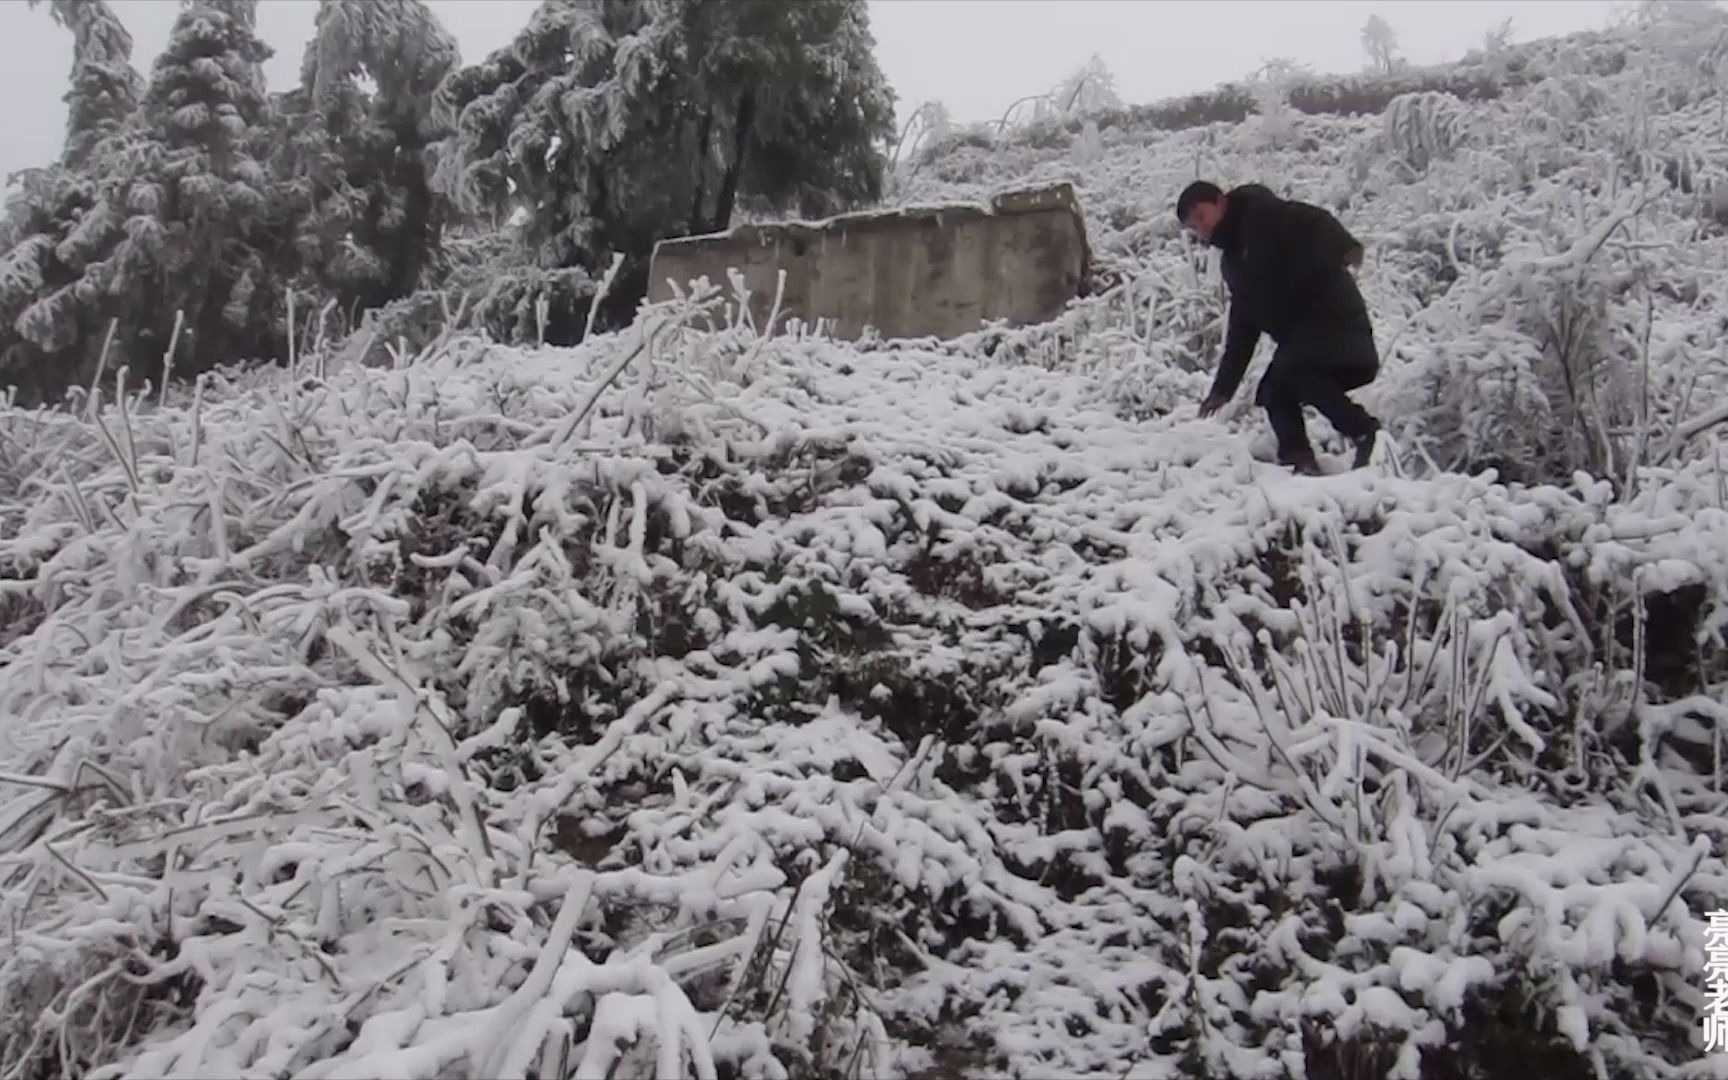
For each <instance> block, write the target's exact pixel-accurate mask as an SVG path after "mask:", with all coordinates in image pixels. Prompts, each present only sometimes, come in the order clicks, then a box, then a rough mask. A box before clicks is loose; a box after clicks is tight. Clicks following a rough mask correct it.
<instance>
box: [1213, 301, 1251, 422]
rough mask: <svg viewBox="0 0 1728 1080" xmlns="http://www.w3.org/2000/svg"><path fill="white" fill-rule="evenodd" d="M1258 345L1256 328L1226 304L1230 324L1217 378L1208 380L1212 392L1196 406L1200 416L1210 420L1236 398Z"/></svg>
mask: <svg viewBox="0 0 1728 1080" xmlns="http://www.w3.org/2000/svg"><path fill="white" fill-rule="evenodd" d="M1258 344H1260V328H1259V327H1258V326H1255V325H1254V324H1253V323H1252V322H1250V321H1249V320H1248V317H1247V316H1246V315H1243V314H1242V312H1241V311H1240V310H1239V309H1238V308H1237V306H1236V303H1235V301H1231V303H1230V321H1229V324H1228V327H1227V328H1226V329H1225V331H1224V356H1223V358H1222V359H1220V360H1219V361H1218V374H1217V375H1216V376H1215V377H1214V378H1213V380H1212V390H1211V392H1210V393H1208V394H1207V395H1206V400H1205V401H1203V402H1201V404H1200V415H1201V416H1211V415H1212V414H1213V413H1215V412H1217V411H1218V410H1219V409H1222V408H1223V407H1224V406H1225V405H1226V404H1228V403H1229V401H1230V399H1231V398H1233V397H1235V396H1236V388H1237V387H1239V386H1241V385H1242V376H1243V375H1246V374H1247V373H1248V361H1249V360H1252V359H1253V358H1254V346H1256V345H1258Z"/></svg>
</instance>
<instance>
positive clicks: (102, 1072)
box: [0, 37, 1728, 1080]
mask: <svg viewBox="0 0 1728 1080" xmlns="http://www.w3.org/2000/svg"><path fill="white" fill-rule="evenodd" d="M1658 44H1659V45H1660V46H1661V48H1660V51H1656V46H1657V45H1658ZM1689 47H1690V46H1689V45H1688V44H1687V42H1685V41H1682V42H1680V43H1679V44H1675V43H1674V42H1673V40H1672V38H1668V39H1664V40H1663V41H1661V42H1657V43H1654V44H1650V45H1649V46H1647V47H1646V46H1639V45H1637V44H1636V42H1635V41H1634V39H1632V38H1630V37H1627V38H1624V39H1608V40H1606V41H1602V42H1597V43H1596V44H1595V45H1593V46H1592V47H1591V48H1590V49H1588V50H1580V51H1578V53H1577V54H1576V55H1577V56H1578V57H1579V58H1580V59H1578V60H1577V61H1576V62H1579V63H1597V62H1600V61H1601V57H1602V55H1603V54H1604V52H1605V51H1608V52H1611V51H1612V50H1614V49H1620V50H1622V51H1624V50H1626V49H1628V48H1631V49H1633V50H1634V55H1633V57H1632V60H1631V61H1627V60H1625V58H1622V62H1621V63H1622V67H1621V68H1618V69H1616V70H1618V71H1620V72H1621V73H1620V74H1618V75H1600V74H1598V75H1588V74H1577V75H1569V74H1566V73H1565V72H1550V73H1547V74H1542V75H1541V77H1540V78H1536V77H1532V78H1531V79H1530V80H1529V81H1528V82H1527V83H1526V84H1525V85H1524V86H1522V87H1521V88H1518V89H1517V90H1515V91H1512V92H1509V93H1508V95H1506V96H1504V97H1502V98H1500V99H1498V100H1494V101H1489V102H1486V103H1478V104H1474V105H1464V104H1461V103H1450V104H1449V103H1448V102H1447V101H1445V100H1442V99H1438V98H1432V97H1422V98H1418V99H1413V100H1406V101H1404V103H1403V104H1398V105H1396V106H1395V107H1394V108H1393V109H1392V110H1391V111H1390V112H1389V114H1388V115H1389V117H1391V119H1390V120H1386V119H1382V118H1379V117H1362V118H1347V117H1346V118H1340V117H1327V116H1299V117H1285V118H1284V119H1283V121H1281V122H1280V123H1278V124H1274V123H1272V122H1266V123H1262V122H1261V121H1260V120H1252V121H1249V122H1248V123H1247V124H1244V125H1241V126H1239V127H1229V126H1225V127H1213V128H1208V129H1201V130H1194V131H1181V132H1173V133H1160V132H1155V131H1152V130H1149V129H1147V128H1144V127H1138V128H1137V127H1134V126H1132V125H1127V124H1124V125H1115V126H1109V127H1107V128H1105V129H1104V130H1101V131H1099V132H1098V133H1097V134H1096V137H1094V136H1093V134H1092V133H1091V132H1089V131H1082V132H1080V133H1079V135H1078V136H1076V137H1075V138H1074V139H1073V140H1071V141H1070V142H1069V143H1067V144H1062V140H1061V139H1058V138H1054V137H1052V136H1050V135H1049V133H1045V135H1043V136H1036V139H1037V141H1041V142H1043V143H1045V144H1046V145H1044V146H1043V147H1042V148H1040V147H1039V146H1037V145H1032V144H1030V143H1028V144H1024V145H1019V146H1011V147H1008V148H1006V149H1002V148H995V149H991V150H988V151H986V150H984V149H982V148H979V147H966V146H958V147H952V148H949V149H948V150H946V151H945V152H943V153H941V154H939V155H937V156H936V157H935V158H933V159H932V160H930V161H928V162H926V163H924V164H923V165H922V166H920V167H919V171H918V172H917V174H916V175H914V176H912V177H911V179H910V180H909V182H908V183H907V184H906V185H905V186H904V188H903V190H902V192H901V197H904V198H907V199H913V198H919V199H921V198H924V197H926V196H938V195H939V196H941V197H952V196H956V195H968V194H976V193H978V192H981V191H986V190H989V189H991V188H993V187H995V186H998V185H1003V184H1006V183H1009V182H1022V181H1026V180H1036V179H1040V178H1046V177H1056V176H1061V177H1066V178H1071V179H1073V180H1075V181H1076V183H1077V184H1078V186H1079V187H1080V188H1081V189H1082V191H1083V194H1084V197H1085V200H1086V210H1087V214H1088V219H1089V223H1090V225H1091V228H1092V229H1093V241H1094V246H1095V248H1097V249H1098V250H1100V251H1102V252H1105V253H1107V254H1108V255H1109V256H1110V259H1111V263H1112V265H1110V266H1108V267H1106V268H1105V269H1106V270H1107V271H1108V272H1109V274H1111V275H1114V276H1115V277H1117V278H1119V281H1120V283H1119V284H1115V285H1112V286H1110V287H1109V288H1108V289H1107V290H1106V291H1105V292H1103V293H1102V294H1101V295H1099V296H1096V297H1093V298H1091V299H1088V300H1086V301H1083V302H1081V303H1079V304H1077V305H1076V306H1075V308H1074V310H1073V311H1072V312H1071V313H1070V314H1069V315H1068V316H1066V317H1065V318H1064V319H1063V320H1062V321H1061V322H1060V323H1059V324H1057V325H1053V326H1050V327H1043V328H1033V329H1028V330H1021V331H1001V330H990V331H985V332H981V333H980V334H978V335H975V336H973V337H971V338H968V339H966V340H964V341H961V342H956V343H948V344H945V345H935V344H917V343H890V344H888V345H882V346H872V347H859V346H847V345H840V344H835V343H833V342H828V341H823V340H819V339H813V338H808V337H802V336H799V335H787V334H779V335H767V334H759V333H757V332H756V330H755V328H752V327H748V326H739V325H736V324H734V323H733V322H731V321H730V318H731V317H730V315H729V313H728V310H727V309H723V308H722V307H720V306H719V305H720V304H721V303H722V302H723V300H724V298H723V297H711V298H706V299H702V300H700V302H698V301H697V300H694V299H693V300H691V301H688V302H679V303H674V304H668V305H661V306H659V307H656V308H652V309H648V310H647V311H645V312H644V314H643V316H642V318H641V319H639V321H638V322H637V324H636V325H635V326H634V327H632V328H631V329H629V330H627V331H625V332H622V333H620V334H615V335H603V336H598V337H595V338H593V339H591V340H589V341H588V342H587V343H585V344H584V345H582V346H580V347H578V348H575V349H569V350H553V349H547V350H539V351H518V350H509V349H503V348H500V347H496V346H490V345H487V344H485V343H483V342H479V341H475V340H471V339H456V340H454V341H450V342H447V343H442V344H441V345H439V346H438V347H436V348H434V349H432V350H430V351H429V352H428V353H427V354H425V355H423V356H421V357H420V358H418V359H417V360H416V361H415V362H413V363H409V364H403V365H400V366H398V367H396V368H395V369H393V370H385V369H364V368H355V369H349V370H344V371H339V372H335V373H333V374H330V375H328V377H318V376H319V375H320V374H321V373H320V372H318V371H317V369H316V360H315V358H314V361H312V362H311V363H310V364H309V365H303V366H302V370H300V371H298V372H295V373H292V374H283V373H280V372H275V373H272V372H258V371H254V372H250V373H247V374H245V375H243V376H242V375H234V376H232V377H231V378H230V379H227V380H225V379H222V378H211V379H206V380H204V381H202V382H201V383H200V386H199V389H198V392H197V393H196V395H193V394H178V395H176V394H170V396H169V402H168V404H167V405H166V406H164V407H160V408H158V407H157V406H156V405H155V395H154V394H153V393H152V394H150V395H148V396H145V395H140V394H138V393H135V392H134V393H125V391H124V385H123V384H121V385H122V396H121V397H120V398H119V400H118V401H116V400H115V398H114V394H113V392H112V391H110V392H109V393H108V394H105V395H104V396H103V398H102V399H101V400H99V401H98V402H97V403H96V407H95V408H94V409H89V408H87V407H86V404H85V403H82V402H75V403H74V405H73V407H72V408H69V409H66V410H62V411H57V412H56V411H46V410H44V411H38V412H26V411H23V410H20V409H16V408H12V409H7V410H5V411H4V412H0V935H5V948H4V949H0V1008H3V1009H4V1012H3V1015H4V1016H5V1017H6V1018H7V1020H6V1022H4V1023H0V1076H6V1077H47V1076H62V1075H71V1076H103V1077H122V1076H124V1077H165V1076H218V1075H220V1076H257V1077H268V1076H294V1077H305V1078H335V1077H378V1076H389V1077H403V1076H417V1077H435V1076H437V1077H458V1076H462V1077H469V1076H471V1077H481V1076H485V1077H505V1076H517V1077H530V1076H532V1077H550V1076H569V1075H575V1076H582V1077H600V1076H618V1077H648V1076H672V1075H695V1076H704V1077H709V1076H726V1077H776V1076H798V1077H814V1076H819V1077H874V1076H920V1077H953V1076H978V1077H982V1076H1004V1075H1008V1076H1023V1077H1047V1076H1052V1075H1059V1076H1085V1077H1124V1076H1128V1077H1142V1078H1154V1077H1178V1076H1180V1077H1200V1076H1212V1077H1243V1078H1250V1077H1253V1078H1258V1077H1292V1078H1294V1077H1312V1078H1316V1080H1319V1078H1343V1077H1378V1076H1392V1075H1397V1076H1410V1077H1416V1076H1422V1077H1459V1078H1462V1077H1504V1076H1512V1075H1518V1076H1521V1077H1522V1076H1532V1075H1534V1076H1543V1077H1559V1078H1567V1077H1575V1076H1576V1077H1590V1076H1613V1077H1631V1076H1637V1077H1669V1076H1724V1075H1728V1056H1724V1055H1717V1056H1715V1057H1713V1058H1706V1057H1705V1055H1704V1052H1703V1039H1702V1026H1701V1023H1700V1018H1701V1016H1702V1010H1703V1009H1704V1006H1705V1005H1706V1003H1707V1000H1708V996H1707V991H1706V987H1705V983H1704V978H1703V965H1704V945H1705V926H1706V920H1707V912H1708V911H1709V910H1711V909H1713V908H1716V907H1722V906H1728V859H1725V853H1728V799H1725V798H1724V797H1723V795H1722V794H1721V776H1722V761H1721V756H1722V746H1721V734H1720V732H1721V726H1720V725H1721V724H1722V722H1724V721H1725V720H1728V697H1725V692H1728V654H1725V651H1724V648H1725V644H1728V643H1725V640H1724V632H1723V627H1724V623H1725V622H1728V474H1725V473H1724V471H1723V465H1722V461H1721V457H1720V454H1719V448H1720V442H1719V435H1718V431H1717V429H1716V427H1714V426H1713V425H1712V424H1711V422H1710V421H1711V419H1712V416H1713V413H1712V410H1713V409H1716V408H1718V407H1719V406H1720V405H1721V404H1722V403H1723V402H1724V401H1725V400H1728V395H1724V393H1723V389H1724V387H1723V380H1724V378H1728V362H1725V360H1724V356H1723V353H1722V351H1721V345H1720V342H1721V340H1722V338H1721V332H1722V322H1723V317H1724V305H1723V302H1722V301H1723V296H1724V286H1723V280H1724V279H1723V275H1722V271H1723V270H1724V269H1725V267H1724V261H1725V260H1724V256H1725V255H1728V246H1725V241H1724V239H1723V233H1722V230H1721V227H1720V226H1719V224H1717V223H1716V221H1715V220H1714V219H1713V218H1712V217H1711V216H1710V215H1709V214H1708V213H1706V210H1708V209H1709V207H1708V206H1707V205H1706V204H1707V203H1708V201H1709V200H1708V198H1707V195H1708V192H1709V191H1710V190H1711V187H1710V185H1711V184H1713V183H1715V182H1716V178H1717V177H1718V176H1719V175H1721V173H1722V169H1723V166H1724V165H1725V164H1728V156H1725V155H1724V151H1725V149H1728V144H1725V143H1724V141H1723V136H1722V134H1721V132H1722V129H1721V127H1720V111H1719V110H1720V109H1721V104H1720V103H1721V100H1722V99H1721V98H1720V97H1719V96H1712V95H1713V94H1715V91H1714V90H1713V89H1712V88H1711V87H1709V86H1708V85H1705V84H1702V83H1698V86H1699V88H1698V89H1696V90H1691V89H1676V87H1681V88H1686V87H1690V86H1692V85H1693V83H1697V82H1698V80H1697V79H1695V78H1694V77H1693V75H1691V74H1687V73H1688V72H1694V73H1695V72H1696V71H1697V70H1699V69H1698V67H1697V65H1698V63H1699V61H1698V60H1697V59H1696V58H1695V57H1692V55H1691V53H1689V52H1688V51H1687V49H1688V48H1689ZM1641 48H1642V49H1647V51H1644V52H1639V51H1637V50H1639V49H1641ZM1542 62H1543V63H1558V62H1559V61H1558V60H1554V59H1553V58H1552V57H1550V58H1549V59H1548V60H1543V61H1542ZM1608 66H1612V65H1608ZM1640 67H1641V68H1642V72H1643V73H1642V74H1638V73H1636V72H1635V70H1634V69H1636V68H1640ZM1640 103H1641V104H1640ZM1566 109H1573V110H1575V111H1574V112H1571V113H1565V114H1564V115H1565V117H1567V119H1564V120H1557V119H1556V117H1557V116H1560V115H1561V113H1562V112H1563V110H1566ZM1388 128H1390V132H1389V131H1388ZM1399 132H1403V134H1399ZM1412 133H1414V134H1412ZM1376 140H1382V141H1383V144H1377V143H1376V142H1375V141H1376ZM1625 140H1630V141H1629V142H1627V141H1625ZM1424 148H1425V149H1424ZM1412 155H1416V156H1418V157H1421V156H1422V155H1427V156H1426V158H1424V159H1423V160H1421V161H1419V162H1418V161H1412V160H1411V157H1412ZM1196 161H1198V163H1199V168H1200V169H1201V171H1203V172H1206V173H1210V174H1214V175H1216V176H1217V177H1218V178H1219V179H1221V180H1225V181H1237V182H1239V181H1243V180H1250V179H1262V178H1270V179H1272V180H1273V181H1274V182H1275V183H1276V184H1277V186H1279V187H1280V188H1281V189H1283V190H1285V191H1286V192H1288V193H1290V194H1298V195H1304V196H1307V197H1310V198H1314V199H1318V200H1322V201H1330V202H1332V203H1333V204H1334V205H1337V206H1339V207H1340V209H1341V211H1342V213H1343V216H1344V217H1345V220H1346V221H1347V222H1348V223H1349V224H1350V225H1351V226H1352V227H1353V228H1355V229H1356V230H1357V231H1358V232H1359V234H1360V235H1362V236H1363V237H1364V238H1365V239H1368V240H1370V241H1372V243H1371V251H1372V254H1371V256H1370V264H1369V265H1368V266H1367V267H1366V268H1365V269H1364V275H1363V280H1364V288H1365V291H1366V292H1367V293H1368V295H1369V296H1370V299H1371V301H1372V303H1373V304H1374V307H1375V312H1376V316H1377V318H1378V319H1379V321H1380V324H1381V328H1382V329H1381V334H1382V341H1383V343H1385V344H1386V346H1387V348H1386V351H1387V353H1388V356H1389V358H1390V359H1389V369H1388V372H1387V374H1386V376H1385V377H1384V379H1383V381H1382V382H1381V383H1380V384H1378V385H1377V386H1376V387H1374V388H1373V389H1372V390H1371V391H1370V392H1369V393H1368V395H1366V396H1367V399H1368V400H1369V401H1370V402H1371V403H1372V404H1373V405H1374V406H1375V407H1376V408H1377V409H1378V411H1380V412H1381V414H1382V415H1383V416H1385V417H1386V418H1387V419H1388V421H1389V422H1390V423H1391V424H1392V426H1393V428H1394V430H1395V432H1396V433H1397V435H1398V442H1399V445H1400V446H1401V447H1402V449H1403V451H1404V453H1403V457H1402V461H1401V470H1400V469H1388V470H1378V469H1376V470H1366V471H1362V472H1357V473H1351V474H1346V475H1342V476H1333V477H1325V478H1319V479H1300V478H1295V477H1292V476H1290V475H1288V474H1286V473H1284V472H1282V471H1281V470H1277V469H1275V468H1273V467H1271V466H1268V465H1265V464H1263V463H1261V462H1259V461H1257V460H1255V457H1254V454H1253V451H1254V449H1255V445H1254V444H1255V438H1256V436H1255V433H1256V432H1258V431H1259V430H1260V424H1261V421H1260V418H1259V417H1258V415H1257V414H1254V413H1252V412H1251V411H1250V410H1248V409H1247V407H1246V404H1245V402H1244V401H1243V399H1245V398H1246V397H1247V396H1248V395H1247V394H1246V393H1245V394H1243V395H1241V396H1240V397H1239V399H1238V400H1239V403H1242V404H1239V406H1238V407H1237V410H1236V412H1235V413H1234V414H1233V415H1227V416H1226V417H1225V420H1224V422H1222V423H1218V422H1201V421H1196V420H1194V419H1192V417H1193V406H1194V404H1195V403H1196V402H1197V401H1198V400H1199V398H1200V396H1201V395H1202V393H1203V392H1204V389H1205V387H1206V385H1207V383H1208V381H1209V378H1210V366H1211V364H1212V363H1213V361H1214V358H1215V354H1216V344H1217V338H1218V330H1219V327H1218V320H1219V316H1220V315H1221V313H1222V303H1221V296H1220V294H1219V291H1218V287H1217V285H1216V275H1215V273H1213V272H1211V271H1210V270H1209V269H1208V268H1207V266H1206V263H1205V260H1204V258H1203V256H1201V255H1200V254H1198V253H1196V252H1194V251H1193V250H1192V249H1191V248H1189V247H1187V246H1186V245H1185V243H1184V241H1182V240H1181V239H1180V238H1178V237H1177V236H1176V235H1175V232H1174V222H1173V221H1171V220H1170V203H1171V201H1172V200H1173V198H1174V194H1175V192H1176V190H1178V189H1179V186H1180V182H1181V181H1183V180H1185V179H1187V178H1189V177H1191V176H1193V175H1194V172H1195V168H1196ZM1672 162H1679V163H1680V164H1677V165H1674V166H1673V168H1674V169H1678V170H1680V171H1679V172H1678V173H1675V174H1674V175H1673V176H1671V175H1670V171H1671V170H1670V169H1669V164H1670V163H1672ZM1347 195H1348V198H1346V196H1347ZM1610 224H1612V225H1613V226H1614V228H1613V229H1609V228H1608V227H1607V226H1609V225H1610ZM1545 335H1546V336H1545ZM308 368H310V373H309V371H308ZM1251 377H1252V375H1251ZM1315 430H1316V433H1317V434H1318V433H1321V432H1324V431H1325V428H1324V426H1323V424H1317V425H1316V427H1315ZM1489 463H1494V464H1498V465H1500V466H1501V467H1502V472H1501V473H1499V474H1495V473H1491V472H1480V471H1477V472H1475V473H1474V474H1471V473H1470V472H1468V471H1457V468H1460V467H1462V468H1466V469H1468V468H1473V467H1476V466H1481V465H1484V464H1489ZM1437 466H1453V467H1454V471H1443V470H1442V469H1440V468H1438V467H1437ZM1589 467H1595V468H1597V469H1598V470H1599V471H1600V472H1601V473H1602V474H1604V475H1605V476H1607V477H1609V479H1601V480H1593V479H1590V478H1589V476H1588V475H1586V474H1584V473H1583V472H1581V471H1578V470H1580V469H1584V468H1589ZM1400 472H1401V473H1402V475H1400ZM1514 476H1515V477H1516V478H1517V479H1519V480H1520V481H1528V482H1520V483H1516V484H1514V483H1509V482H1508V479H1509V478H1512V477H1514Z"/></svg>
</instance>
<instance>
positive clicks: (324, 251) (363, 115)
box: [275, 0, 459, 315]
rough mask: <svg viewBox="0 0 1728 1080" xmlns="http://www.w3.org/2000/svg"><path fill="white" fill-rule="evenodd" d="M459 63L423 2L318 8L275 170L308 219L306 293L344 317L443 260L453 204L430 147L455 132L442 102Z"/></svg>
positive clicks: (416, 280) (288, 98)
mask: <svg viewBox="0 0 1728 1080" xmlns="http://www.w3.org/2000/svg"><path fill="white" fill-rule="evenodd" d="M458 60H459V53H458V51H457V46H456V40H455V39H454V38H453V37H452V36H451V35H450V33H449V32H448V31H447V30H445V29H444V27H443V25H442V24H441V23H439V21H438V19H437V17H436V16H435V15H433V14H432V12H431V10H430V9H428V8H427V7H426V5H425V4H424V3H422V2H421V0H368V2H365V3H355V2H353V0H323V2H322V3H321V4H320V6H319V10H318V17H317V22H316V29H315V32H314V35H313V38H312V41H311V42H310V43H309V44H308V45H307V48H306V54H305V59H304V60H303V62H302V65H301V84H300V87H299V88H298V89H297V90H296V91H294V92H292V93H290V94H288V95H285V97H284V99H283V101H282V109H283V112H284V114H285V115H284V117H283V124H282V130H281V132H280V133H279V135H280V145H279V148H278V151H277V157H276V159H275V164H276V167H277V169H278V171H279V174H280V175H281V176H282V177H283V178H285V179H288V180H289V181H290V183H291V190H292V192H293V195H294V199H295V203H296V206H297V210H298V213H299V214H300V220H299V221H298V223H297V225H296V237H295V251H296V256H297V261H298V263H299V265H300V266H301V267H302V269H303V275H302V276H303V279H304V280H303V284H304V285H305V286H306V287H307V289H308V291H311V292H314V293H316V294H317V296H318V298H320V299H321V298H323V297H329V298H333V299H335V300H336V301H337V302H338V304H339V306H340V307H341V309H342V311H343V312H344V314H345V315H346V314H352V313H355V312H358V311H363V310H367V309H370V308H373V307H376V306H378V305H379V304H382V303H384V302H386V301H388V300H392V299H395V298H397V297H400V296H405V295H407V294H408V293H411V292H413V291H414V289H415V288H416V287H417V286H418V285H419V284H420V282H421V279H422V277H423V276H424V274H425V271H426V268H427V264H428V262H429V261H430V260H433V259H435V258H436V256H437V253H438V250H439V242H440V239H441V235H442V230H443V222H444V216H445V204H444V200H443V199H442V198H441V197H439V196H438V195H437V194H436V193H435V192H434V191H433V189H432V185H431V180H432V174H433V168H434V164H435V157H434V153H433V150H432V147H433V146H434V145H435V144H436V143H437V142H438V141H439V140H440V139H441V138H443V137H444V136H445V135H447V134H448V129H447V128H445V127H444V126H443V120H444V117H443V116H442V114H439V113H437V112H436V111H435V110H434V108H433V102H434V92H435V91H436V90H437V88H438V86H439V84H440V83H442V82H443V80H444V78H445V77H446V76H447V75H449V74H450V72H451V71H453V70H454V69H455V68H456V65H457V63H458ZM363 78H369V79H370V81H371V82H372V84H373V85H372V88H371V89H367V88H366V87H365V86H363V85H362V82H361V80H362V79H363Z"/></svg>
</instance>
